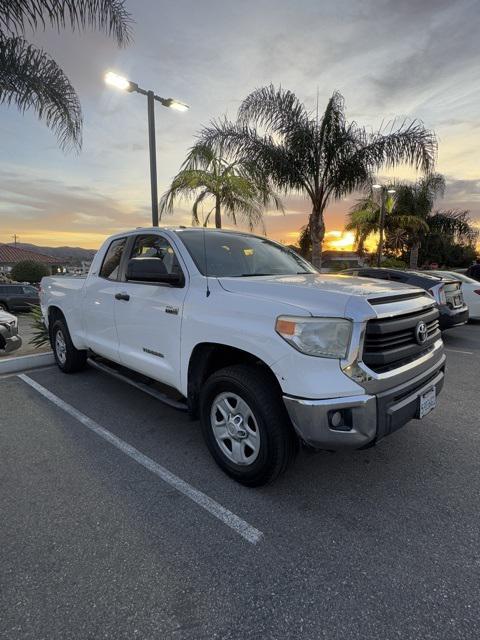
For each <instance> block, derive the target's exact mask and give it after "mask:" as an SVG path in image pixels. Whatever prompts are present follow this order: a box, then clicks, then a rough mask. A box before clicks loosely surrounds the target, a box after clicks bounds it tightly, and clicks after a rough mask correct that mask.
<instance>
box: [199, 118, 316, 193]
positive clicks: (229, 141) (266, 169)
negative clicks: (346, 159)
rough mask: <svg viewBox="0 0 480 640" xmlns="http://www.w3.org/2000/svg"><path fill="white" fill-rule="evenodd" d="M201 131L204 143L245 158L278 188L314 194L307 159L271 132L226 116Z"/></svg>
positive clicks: (232, 155) (238, 157) (228, 153)
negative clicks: (259, 131) (260, 132)
mask: <svg viewBox="0 0 480 640" xmlns="http://www.w3.org/2000/svg"><path fill="white" fill-rule="evenodd" d="M200 135H201V138H202V139H203V140H204V141H205V143H206V144H207V145H219V146H221V147H222V149H223V150H224V152H225V154H226V155H228V156H230V157H233V158H236V159H238V160H241V159H243V158H248V160H249V162H250V163H251V164H252V165H256V167H257V171H258V172H260V173H261V174H263V175H264V176H269V178H270V179H271V181H272V182H273V184H274V185H275V186H276V187H277V188H278V189H280V190H282V191H286V190H289V189H292V190H296V191H303V190H306V191H307V192H308V193H309V194H311V195H312V197H313V189H314V187H313V184H311V182H310V181H309V177H308V167H307V166H306V159H305V158H303V159H302V158H299V157H298V154H295V153H294V152H293V151H292V150H291V149H289V148H288V146H286V145H282V144H278V143H276V142H275V140H274V138H273V137H272V136H271V135H261V134H259V133H258V132H257V130H256V129H255V128H254V127H251V126H249V125H246V124H241V123H231V122H228V121H226V120H220V121H213V122H212V123H211V124H210V126H208V127H205V128H204V129H203V130H202V132H201V134H200Z"/></svg>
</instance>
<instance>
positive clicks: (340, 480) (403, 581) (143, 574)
mask: <svg viewBox="0 0 480 640" xmlns="http://www.w3.org/2000/svg"><path fill="white" fill-rule="evenodd" d="M445 343H446V348H447V355H448V365H447V379H446V383H445V387H444V391H443V393H442V394H441V396H440V397H439V405H438V407H437V409H436V410H435V411H434V412H433V413H432V414H430V415H429V416H427V417H426V418H425V419H424V420H422V421H412V422H411V423H410V424H409V425H407V426H406V427H404V428H403V429H401V430H400V431H398V432H397V433H395V434H393V435H392V436H390V437H389V438H386V439H385V440H383V441H382V442H381V443H379V444H378V446H376V447H374V448H372V449H369V450H365V451H359V452H352V453H336V454H331V453H325V452H321V453H315V454H312V453H309V452H307V451H301V452H300V454H299V456H298V458H297V460H296V462H295V464H294V466H293V467H292V468H291V469H290V470H289V471H288V472H287V473H286V474H285V475H284V476H282V477H281V478H280V479H279V480H278V481H277V482H276V483H275V484H273V485H271V486H268V487H263V488H261V489H247V488H245V487H242V486H240V485H238V484H236V483H235V482H233V481H232V480H230V479H229V478H227V477H226V476H225V475H224V474H223V473H222V472H221V471H220V470H219V469H218V468H217V467H216V466H215V464H214V462H213V460H212V459H211V457H210V455H209V454H208V452H207V450H206V447H205V446H204V444H203V441H202V437H201V434H200V430H199V425H198V423H197V422H194V421H191V420H190V419H189V418H188V416H187V415H185V414H183V413H180V412H177V411H175V410H173V409H170V408H168V407H165V406H164V405H162V404H160V403H159V402H158V401H156V400H155V399H153V398H151V397H149V396H146V395H144V394H143V393H142V392H140V391H138V390H136V389H134V388H131V387H129V386H127V385H125V384H124V383H122V382H120V381H117V380H114V379H112V378H110V377H108V376H106V375H104V374H102V373H100V372H98V371H95V370H86V371H84V372H82V373H80V374H76V375H71V376H66V375H64V374H62V373H61V372H59V371H58V370H57V369H56V368H53V367H52V368H47V369H44V370H38V371H35V372H29V373H27V376H28V379H27V380H22V379H20V378H19V377H17V376H12V377H7V378H3V379H1V380H0V514H1V516H0V638H2V639H3V638H5V639H8V640H27V639H32V640H57V639H58V640H60V639H61V640H70V639H72V640H73V639H75V640H83V639H84V638H85V639H90V638H92V639H95V640H97V639H100V638H107V639H112V640H124V639H125V640H127V639H128V640H132V639H136V638H139V639H141V640H147V639H148V640H150V639H152V640H153V639H155V640H156V639H159V640H164V639H166V640H169V639H172V640H176V639H182V640H184V639H185V640H187V639H188V640H190V639H192V640H197V639H198V640H200V639H203V638H208V639H213V638H219V639H222V640H223V639H225V640H230V639H231V640H240V639H242V640H243V639H244V640H253V639H255V640H256V639H259V640H260V639H262V640H263V639H265V640H267V639H272V640H279V639H284V638H295V639H309V640H310V639H312V640H316V639H328V640H337V639H339V640H340V639H341V640H346V639H348V640H350V639H355V638H358V639H362V640H364V639H366V638H368V639H369V640H376V639H378V640H390V639H395V638H401V639H402V640H406V639H412V640H418V639H422V640H429V639H435V640H440V639H441V640H450V639H452V640H454V639H459V640H460V639H462V640H469V639H472V640H473V639H477V638H478V637H480V617H479V608H480V607H479V602H480V527H479V517H478V514H479V511H480V492H479V490H478V488H479V486H480V465H479V463H478V460H479V457H480V373H479V362H480V324H471V325H467V326H465V327H459V328H457V329H454V330H451V331H449V332H448V333H447V334H446V336H445ZM29 381H33V384H34V385H35V384H36V385H40V388H41V389H43V390H44V393H43V394H42V393H40V392H39V390H38V387H37V388H34V387H32V386H31V384H32V383H31V382H30V383H29ZM49 393H50V394H54V396H49ZM53 397H54V398H57V399H58V402H56V403H55V402H54V401H52V398H53ZM182 483H183V484H182ZM202 496H203V497H202ZM207 506H208V507H209V508H207ZM222 509H223V511H222ZM222 514H223V515H222ZM229 518H230V520H229ZM231 518H233V519H231ZM232 523H233V524H232ZM235 523H237V524H238V523H240V524H238V526H235ZM242 523H243V524H244V525H245V526H247V527H251V529H252V531H257V532H258V534H259V535H258V536H257V537H255V536H253V538H251V539H249V538H248V536H244V535H242V533H241V527H242V526H243V525H242Z"/></svg>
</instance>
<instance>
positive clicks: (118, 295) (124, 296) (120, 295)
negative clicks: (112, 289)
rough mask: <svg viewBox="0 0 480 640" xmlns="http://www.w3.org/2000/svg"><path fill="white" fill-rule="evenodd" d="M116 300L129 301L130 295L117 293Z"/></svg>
mask: <svg viewBox="0 0 480 640" xmlns="http://www.w3.org/2000/svg"><path fill="white" fill-rule="evenodd" d="M115 300H125V302H128V301H129V300H130V296H129V295H128V293H116V294H115Z"/></svg>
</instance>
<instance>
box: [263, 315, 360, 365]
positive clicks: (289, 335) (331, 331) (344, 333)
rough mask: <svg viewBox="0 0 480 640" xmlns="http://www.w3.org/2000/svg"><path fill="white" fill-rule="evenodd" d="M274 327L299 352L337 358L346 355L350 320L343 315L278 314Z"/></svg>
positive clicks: (350, 325) (350, 331) (350, 332)
mask: <svg viewBox="0 0 480 640" xmlns="http://www.w3.org/2000/svg"><path fill="white" fill-rule="evenodd" d="M275 330H276V331H277V333H278V334H279V335H281V336H282V338H283V339H284V340H286V341H287V342H288V343H289V344H291V345H292V347H295V349H298V351H301V352H302V353H306V354H307V355H309V356H317V357H320V358H339V359H340V358H345V357H346V356H347V352H348V346H349V344H350V337H351V335H352V323H351V322H350V320H345V319H344V318H304V317H295V316H280V317H279V318H277V322H276V324H275Z"/></svg>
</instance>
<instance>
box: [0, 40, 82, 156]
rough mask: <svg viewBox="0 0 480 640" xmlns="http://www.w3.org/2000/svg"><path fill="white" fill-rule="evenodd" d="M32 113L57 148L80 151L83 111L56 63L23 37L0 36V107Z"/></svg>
mask: <svg viewBox="0 0 480 640" xmlns="http://www.w3.org/2000/svg"><path fill="white" fill-rule="evenodd" d="M2 103H4V104H7V105H11V104H15V105H16V106H17V107H18V108H19V109H20V111H21V112H25V111H27V110H33V111H34V112H35V113H36V114H37V116H38V117H39V119H40V120H43V121H45V123H46V125H47V126H48V127H49V128H50V129H52V130H53V132H54V133H55V134H56V136H57V138H58V140H59V143H60V146H61V147H62V148H63V149H68V148H69V147H70V146H73V147H74V148H77V149H79V148H80V147H81V144H82V134H81V132H82V111H81V107H80V102H79V100H78V97H77V94H76V93H75V90H74V88H73V87H72V85H71V84H70V81H69V80H68V78H67V76H66V75H65V74H64V72H63V71H62V69H60V67H59V66H58V65H57V63H56V62H55V61H54V60H52V59H51V58H50V57H49V56H48V55H47V54H46V53H45V52H44V51H42V50H41V49H36V48H35V47H34V46H33V45H30V44H28V42H26V41H25V40H24V39H23V38H17V37H12V38H4V37H2V36H0V104H2Z"/></svg>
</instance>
